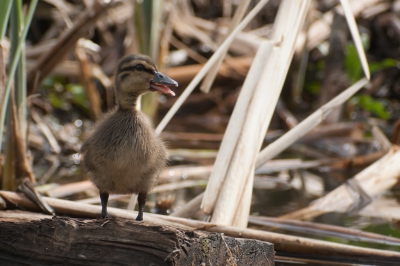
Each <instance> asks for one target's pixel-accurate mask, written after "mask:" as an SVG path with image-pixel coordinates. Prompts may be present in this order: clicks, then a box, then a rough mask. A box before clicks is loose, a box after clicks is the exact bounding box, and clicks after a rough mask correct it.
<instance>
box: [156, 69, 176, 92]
mask: <svg viewBox="0 0 400 266" xmlns="http://www.w3.org/2000/svg"><path fill="white" fill-rule="evenodd" d="M167 86H175V87H178V82H176V81H175V80H173V79H172V78H170V77H167V76H166V75H164V74H162V73H160V72H158V71H155V72H154V78H153V79H152V80H151V81H150V90H152V91H159V92H161V93H163V94H167V95H171V96H175V93H174V92H173V91H172V90H171V89H170V88H168V87H167Z"/></svg>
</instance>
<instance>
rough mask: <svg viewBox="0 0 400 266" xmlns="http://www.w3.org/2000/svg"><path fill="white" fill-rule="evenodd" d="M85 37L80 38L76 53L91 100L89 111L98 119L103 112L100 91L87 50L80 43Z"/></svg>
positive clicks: (83, 82) (85, 87)
mask: <svg viewBox="0 0 400 266" xmlns="http://www.w3.org/2000/svg"><path fill="white" fill-rule="evenodd" d="M81 42H83V39H80V40H78V45H77V46H76V47H75V54H76V57H77V58H78V62H79V64H80V73H81V74H80V78H81V80H82V84H83V88H84V90H85V94H86V97H87V99H88V100H89V102H90V106H89V113H90V116H91V118H92V119H93V120H96V118H97V117H99V116H100V115H101V113H102V111H101V99H100V94H99V91H98V90H97V89H96V86H95V84H94V82H93V80H92V74H91V67H90V65H89V61H88V57H87V55H86V52H85V50H84V49H83V47H82V45H80V43H81Z"/></svg>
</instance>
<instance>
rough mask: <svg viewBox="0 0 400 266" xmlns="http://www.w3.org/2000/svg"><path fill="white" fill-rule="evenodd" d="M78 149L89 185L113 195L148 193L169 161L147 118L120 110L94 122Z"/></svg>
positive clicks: (134, 111)
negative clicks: (94, 124)
mask: <svg viewBox="0 0 400 266" xmlns="http://www.w3.org/2000/svg"><path fill="white" fill-rule="evenodd" d="M81 150H82V153H83V154H84V158H83V164H84V166H85V168H86V170H87V172H88V174H89V177H90V179H91V180H92V182H93V183H94V184H95V185H96V186H97V187H98V189H99V190H100V191H107V192H109V193H113V194H131V193H140V192H143V193H147V192H148V191H150V190H151V188H152V187H153V186H154V184H155V183H156V180H157V178H158V176H159V174H160V172H161V170H162V169H163V168H164V167H165V164H166V161H167V158H168V155H167V152H166V149H165V147H164V144H163V142H162V140H161V139H160V138H159V137H157V136H156V135H155V134H154V130H153V126H152V125H151V122H150V121H149V119H148V118H147V117H146V116H145V115H144V114H142V113H141V112H140V111H136V110H125V109H121V108H118V109H117V110H116V111H114V112H112V113H110V114H108V115H107V116H106V117H105V118H104V119H103V120H102V121H100V122H98V123H97V125H96V127H95V130H94V132H93V134H92V135H91V136H90V137H89V138H88V139H87V140H86V141H85V143H84V144H83V146H82V149H81Z"/></svg>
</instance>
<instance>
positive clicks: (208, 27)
mask: <svg viewBox="0 0 400 266" xmlns="http://www.w3.org/2000/svg"><path fill="white" fill-rule="evenodd" d="M187 20H188V21H190V23H193V24H194V25H196V27H199V28H201V29H203V30H205V31H207V32H208V33H209V34H215V30H216V29H217V34H218V37H219V36H226V35H227V32H228V27H226V26H223V25H217V23H215V22H213V21H209V20H205V19H202V18H199V17H193V16H192V17H188V18H187ZM264 40H265V38H262V37H259V36H257V35H256V34H254V33H251V32H240V33H238V34H237V35H236V37H235V39H234V40H233V42H232V45H231V46H230V47H229V51H232V52H233V53H237V54H243V55H247V56H254V55H255V54H256V52H257V50H258V48H259V47H260V45H261V43H262V42H263V41H264Z"/></svg>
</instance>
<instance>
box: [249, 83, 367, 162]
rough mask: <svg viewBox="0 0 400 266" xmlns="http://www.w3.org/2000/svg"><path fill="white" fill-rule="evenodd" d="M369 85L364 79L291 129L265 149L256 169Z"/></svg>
mask: <svg viewBox="0 0 400 266" xmlns="http://www.w3.org/2000/svg"><path fill="white" fill-rule="evenodd" d="M367 83H368V80H367V79H366V78H363V79H361V80H359V81H358V82H356V83H355V84H353V85H352V86H351V87H350V88H348V89H347V90H345V91H344V92H342V93H341V94H339V95H338V96H336V97H335V98H333V99H332V100H331V101H329V102H328V103H327V104H325V105H323V106H321V107H320V108H319V109H318V110H317V111H315V112H314V113H312V114H311V115H310V116H308V117H307V118H306V119H304V120H303V121H301V122H300V123H299V124H298V125H297V126H295V127H294V128H293V129H291V130H290V131H289V132H287V133H286V134H284V135H283V136H282V137H280V138H279V139H278V140H276V141H274V142H273V143H271V144H270V145H268V146H267V147H266V148H264V149H263V150H262V151H261V152H260V153H259V155H258V157H257V162H256V169H258V168H259V167H260V166H261V165H263V164H264V163H265V162H266V161H268V160H270V159H272V158H273V157H275V156H276V155H278V154H279V153H281V152H282V151H283V150H285V149H286V148H287V147H289V146H290V145H292V144H293V143H294V142H296V141H297V140H298V139H300V138H301V137H302V136H304V135H305V134H306V133H307V132H309V131H310V130H311V129H313V128H314V127H316V126H317V125H318V124H320V123H321V122H322V121H323V120H324V119H325V117H326V115H327V114H329V113H330V112H331V110H332V109H333V108H335V107H336V106H338V105H340V104H343V103H344V102H345V101H347V100H348V99H349V98H350V97H351V96H352V95H353V94H354V93H356V92H357V91H358V90H359V89H361V88H362V87H363V86H364V85H365V84H367Z"/></svg>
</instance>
